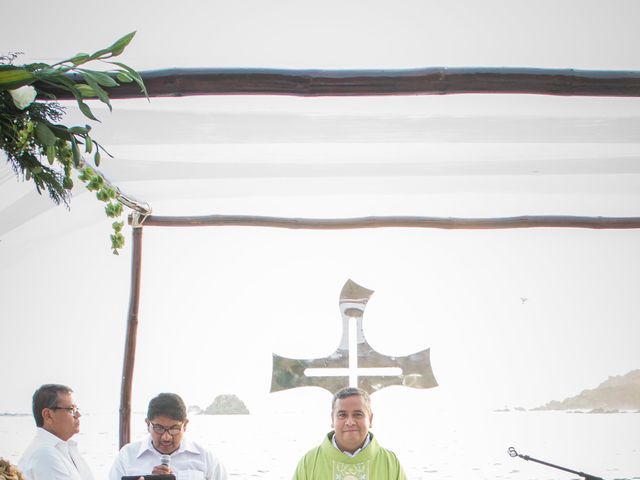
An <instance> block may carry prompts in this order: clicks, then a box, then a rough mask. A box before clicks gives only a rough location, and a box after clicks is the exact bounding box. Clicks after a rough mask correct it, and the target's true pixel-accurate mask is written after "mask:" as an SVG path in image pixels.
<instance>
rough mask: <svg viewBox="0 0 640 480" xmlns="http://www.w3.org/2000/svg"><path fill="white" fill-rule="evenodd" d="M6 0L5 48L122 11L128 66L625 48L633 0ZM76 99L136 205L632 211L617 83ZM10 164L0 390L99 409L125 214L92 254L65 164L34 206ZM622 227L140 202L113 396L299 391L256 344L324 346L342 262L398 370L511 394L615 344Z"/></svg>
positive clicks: (632, 274)
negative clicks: (357, 222)
mask: <svg viewBox="0 0 640 480" xmlns="http://www.w3.org/2000/svg"><path fill="white" fill-rule="evenodd" d="M11 10H14V11H15V14H16V15H20V17H21V18H25V15H24V13H21V12H27V11H29V12H35V11H37V12H38V14H34V15H32V16H30V17H29V18H28V19H27V18H25V20H24V22H23V23H19V22H5V25H3V28H2V30H0V45H2V47H1V51H2V52H5V53H6V52H10V51H23V52H24V53H25V55H24V57H22V58H24V61H25V62H27V61H28V62H30V61H36V60H43V61H47V62H55V61H57V60H60V59H62V58H65V57H67V56H70V55H72V54H75V53H77V52H78V51H87V52H91V51H94V50H97V49H99V48H102V47H104V46H106V45H108V44H110V43H111V42H113V41H114V40H115V39H116V38H118V37H119V36H121V35H123V34H125V33H127V32H129V31H132V30H137V32H138V33H137V35H136V37H135V39H134V40H133V42H132V44H131V45H130V46H129V48H128V49H127V52H126V53H125V55H124V56H123V57H122V60H123V61H125V62H126V63H127V64H129V65H131V66H132V67H134V68H137V69H139V70H146V69H156V68H169V67H174V66H180V67H198V66H200V67H202V66H208V67H274V68H415V67H427V66H469V67H471V66H495V67H499V66H528V67H550V68H584V69H635V70H637V69H640V57H639V56H638V55H637V51H636V50H637V49H636V46H637V45H638V44H639V42H638V40H640V32H639V31H638V29H637V25H636V23H637V18H639V16H640V15H639V14H640V4H638V3H637V2H635V1H617V2H605V1H586V2H585V1H566V2H557V1H554V2H550V1H547V2H539V1H537V2H507V1H503V2H497V1H492V2H474V1H464V2H462V1H459V2H452V1H447V2H445V1H442V2H431V1H419V2H418V1H408V2H401V3H391V2H383V1H366V2H364V1H354V2H323V3H321V4H320V3H312V2H306V1H302V2H300V1H297V2H293V1H287V2H285V1H237V2H220V1H212V2H205V1H199V2H198V1H189V0H187V1H183V2H180V3H179V4H176V3H175V2H162V1H154V2H123V1H115V2H110V3H109V5H108V6H105V4H104V3H103V2H96V1H93V0H91V1H87V2H83V4H82V7H79V6H78V5H77V3H76V2H67V1H60V2H45V1H35V2H34V1H26V2H22V3H21V4H20V5H19V6H18V5H17V4H16V5H14V6H11V7H9V8H4V9H3V11H4V12H10V11H11ZM96 111H97V112H100V114H99V117H100V118H101V119H102V120H103V124H102V125H99V126H98V125H96V126H95V132H96V136H97V137H99V138H100V139H101V140H102V142H103V143H105V144H106V145H107V146H108V147H109V149H110V150H111V151H112V152H113V153H114V154H115V157H116V158H115V159H105V160H104V162H103V168H104V171H105V173H106V174H107V175H108V176H109V177H110V178H111V179H113V180H114V181H115V182H116V183H117V184H118V186H120V188H122V190H123V191H125V192H129V193H131V194H132V195H134V196H135V197H137V198H139V199H141V200H144V201H147V202H149V203H150V204H151V206H152V207H153V210H154V213H157V214H159V215H188V214H213V213H229V214H231V213H236V214H256V215H281V216H306V217H334V216H335V217H350V216H366V215H393V214H396V215H429V216H453V217H455V216H461V217H462V216H469V217H474V216H478V217H491V216H510V215H526V214H530V215H534V214H570V215H605V216H639V215H640V212H639V207H638V206H639V205H640V198H639V197H640V176H639V174H640V170H639V169H638V161H639V156H640V134H638V133H637V132H638V131H639V130H638V129H637V126H638V125H639V123H638V122H640V102H639V101H638V100H637V99H601V98H598V99H594V98H552V97H539V96H495V95H494V96H487V95H485V96H481V95H469V96H455V97H454V96H441V97H403V98H393V99H380V98H376V99H367V98H359V99H300V98H286V97H282V98H266V97H231V98H218V97H215V98H185V99H152V101H151V103H147V102H146V101H131V102H124V101H120V102H114V113H113V114H109V113H108V112H106V111H104V110H102V109H99V108H98V109H97V110H96ZM70 118H72V119H75V120H76V121H78V122H84V120H82V119H81V117H79V116H78V115H77V112H73V111H71V112H70ZM178 177H179V178H178ZM32 190H33V189H32V188H31V185H24V184H23V185H20V184H18V183H17V182H15V180H13V178H12V177H11V172H10V171H9V170H8V169H6V168H5V167H4V166H3V170H0V218H2V219H3V220H2V221H3V222H6V223H5V227H3V226H2V225H0V229H1V230H2V234H1V236H0V240H1V241H0V321H1V322H2V323H1V326H2V332H3V334H2V338H3V347H2V349H0V364H1V365H3V368H2V373H3V384H4V385H5V386H8V387H7V388H3V395H2V397H1V398H0V412H5V411H14V412H16V411H17V412H26V411H28V410H29V408H30V397H31V394H32V392H33V390H34V389H35V388H36V387H37V386H39V385H40V384H42V383H49V382H56V383H66V384H69V385H70V386H72V387H73V388H74V389H75V390H76V392H77V398H78V400H79V403H80V402H81V405H82V407H83V408H84V410H86V411H114V410H116V409H117V408H118V406H119V395H120V375H121V369H122V356H123V346H124V332H125V327H126V315H127V308H128V294H129V279H130V278H129V275H130V260H131V259H130V245H131V242H130V231H129V230H127V232H126V236H127V240H128V244H127V247H125V249H124V251H123V252H122V254H121V255H120V256H119V257H115V256H113V255H111V253H110V251H109V248H108V234H109V229H110V222H108V221H107V220H106V218H104V216H103V215H102V213H101V206H100V205H99V204H98V202H95V201H94V200H93V199H92V198H91V197H90V196H89V195H87V194H84V193H82V191H81V190H79V191H78V194H77V195H76V197H75V198H74V199H73V202H72V206H71V210H70V211H67V210H65V209H64V208H55V209H52V208H48V203H47V202H48V200H47V199H46V198H42V199H39V198H35V197H34V196H33V194H32V193H31V192H32ZM27 218H31V219H30V220H28V221H26V222H25V219H27ZM9 224H10V225H11V226H10V227H6V225H9ZM639 240H640V232H638V231H589V230H577V229H565V230H560V229H530V230H513V231H509V230H503V231H477V232H463V231H437V230H399V229H386V230H361V231H342V232H340V231H337V232H313V231H288V230H271V229H249V228H220V229H160V228H157V227H149V228H146V229H145V233H144V246H143V249H144V250H143V272H144V273H143V283H142V286H143V290H142V302H141V311H140V328H139V336H138V338H139V348H138V357H137V365H136V373H135V377H134V392H133V395H134V400H133V403H134V408H136V409H142V408H144V406H145V405H146V403H147V401H148V399H149V398H150V397H151V396H153V395H155V394H156V393H158V392H159V391H163V390H170V391H177V392H178V393H181V394H182V395H183V396H184V397H185V399H186V400H187V402H188V403H191V404H199V405H200V406H202V407H205V406H207V404H208V403H210V402H211V401H212V400H213V398H214V397H215V395H217V394H221V393H238V394H239V395H240V396H241V397H244V398H245V399H247V403H249V405H250V407H254V408H260V406H264V405H265V404H268V405H269V406H273V408H279V407H278V405H280V404H286V403H287V401H288V399H298V398H300V395H302V393H296V394H289V393H286V392H285V393H279V394H277V395H271V396H269V395H268V393H267V392H268V389H269V382H270V377H271V372H270V362H271V354H272V353H278V354H279V355H282V356H290V357H300V358H313V357H317V356H323V355H326V354H329V353H331V352H333V350H335V348H336V346H337V344H338V341H339V334H340V325H341V323H340V314H339V310H338V296H339V293H340V290H341V288H342V285H343V284H344V282H345V281H346V280H347V279H349V278H351V279H352V280H354V281H355V282H357V283H359V284H360V285H362V286H364V287H366V288H369V289H372V290H375V294H374V296H373V298H372V300H371V302H370V303H369V305H368V306H367V309H366V311H365V316H364V331H365V335H366V336H367V339H368V340H369V342H370V343H371V344H372V345H373V346H374V347H375V348H376V349H377V350H378V351H380V352H381V353H385V354H388V355H406V354H409V353H413V352H415V351H418V350H422V349H425V348H431V358H432V365H433V371H434V374H435V376H436V379H437V380H438V381H439V383H440V387H438V388H435V389H432V390H431V391H430V392H429V393H422V394H421V395H424V396H425V398H426V399H427V400H428V401H431V402H433V404H434V405H436V404H439V403H440V404H444V403H446V402H453V404H460V405H465V404H466V403H467V402H473V403H476V404H478V405H481V406H483V407H486V408H499V407H502V406H504V405H510V406H524V407H527V408H529V407H535V406H538V405H540V404H542V403H546V402H547V401H549V400H552V399H562V398H564V397H566V396H571V395H575V394H577V393H579V392H580V391H581V390H583V389H585V388H593V387H595V386H596V385H597V384H598V383H600V382H601V381H603V380H605V379H606V378H607V377H608V376H609V375H620V374H624V373H626V372H628V371H630V370H632V369H636V368H640V354H639V353H638V350H637V339H638V338H640V322H638V321H637V319H638V313H639V312H638V309H639V307H638V305H637V301H636V298H637V282H638V273H637V272H638V271H640V268H639V267H640V253H639V252H640V250H639V249H638V245H639ZM50 257H53V258H50ZM56 278H57V279H58V280H55V279H56ZM523 298H524V299H526V301H524V302H523V301H522V299H523ZM310 395H317V394H315V393H314V394H310ZM251 402H253V404H252V403H251ZM279 402H280V403H279Z"/></svg>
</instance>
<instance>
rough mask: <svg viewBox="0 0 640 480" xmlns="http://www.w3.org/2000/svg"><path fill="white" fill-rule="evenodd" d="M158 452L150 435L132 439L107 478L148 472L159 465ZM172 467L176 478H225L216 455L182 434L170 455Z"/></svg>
mask: <svg viewBox="0 0 640 480" xmlns="http://www.w3.org/2000/svg"><path fill="white" fill-rule="evenodd" d="M160 455H162V454H161V453H160V452H158V451H157V450H156V449H155V448H154V447H153V444H152V443H151V436H150V435H147V437H146V438H145V439H144V440H140V441H137V442H132V443H129V444H127V445H125V446H124V447H122V449H121V450H120V453H118V456H117V457H116V459H115V461H114V462H113V466H112V467H111V471H110V472H109V480H120V479H121V478H122V476H123V475H149V474H150V473H151V471H152V470H153V467H155V466H157V465H160V463H161V462H160ZM170 467H171V469H172V470H173V473H174V475H175V476H176V479H177V480H226V479H227V471H226V470H225V468H224V465H222V463H221V462H220V460H218V458H217V457H216V456H215V455H214V454H213V452H211V451H210V450H207V449H206V448H204V447H203V446H202V445H200V444H198V443H196V442H194V441H192V440H190V439H188V438H187V437H186V436H184V437H182V442H181V443H180V448H178V450H176V451H175V452H173V453H172V454H171V464H170Z"/></svg>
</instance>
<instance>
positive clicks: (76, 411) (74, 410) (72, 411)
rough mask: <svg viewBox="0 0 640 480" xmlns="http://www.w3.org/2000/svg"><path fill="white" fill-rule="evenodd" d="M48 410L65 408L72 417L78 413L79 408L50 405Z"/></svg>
mask: <svg viewBox="0 0 640 480" xmlns="http://www.w3.org/2000/svg"><path fill="white" fill-rule="evenodd" d="M50 410H66V411H67V412H69V413H70V414H71V416H72V417H77V416H78V415H80V409H79V408H78V407H51V408H50Z"/></svg>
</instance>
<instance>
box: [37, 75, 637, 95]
mask: <svg viewBox="0 0 640 480" xmlns="http://www.w3.org/2000/svg"><path fill="white" fill-rule="evenodd" d="M140 74H141V76H142V79H143V80H144V83H145V85H146V88H147V91H148V93H149V96H150V97H181V96H192V95H294V96H303V97H304V96H308V97H315V96H362V95H368V96H379V95H451V94H467V93H485V94H487V93H494V94H495V93H498V94H538V95H563V96H566V95H574V96H609V97H638V96H640V71H629V70H617V71H615V70H575V69H570V68H565V69H544V68H500V67H494V68H468V67H467V68H464V67H463V68H446V67H430V68H420V69H409V70H285V69H228V68H227V69H223V68H174V69H164V70H149V71H144V72H140ZM72 77H73V78H75V79H76V80H80V78H79V77H78V78H76V77H77V76H74V75H72ZM36 86H37V87H38V88H39V89H40V90H42V91H45V92H48V93H52V94H54V95H55V96H56V97H57V98H58V99H60V100H64V99H69V100H72V99H73V98H74V97H73V96H72V95H71V93H70V92H68V91H65V90H62V89H58V88H55V87H52V86H49V85H43V84H40V83H39V84H36ZM106 90H107V92H108V95H109V98H112V99H122V98H141V97H144V94H143V93H142V92H141V91H140V88H139V87H138V86H137V85H136V84H135V83H128V84H123V85H120V86H118V87H115V88H106Z"/></svg>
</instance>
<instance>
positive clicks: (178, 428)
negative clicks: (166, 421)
mask: <svg viewBox="0 0 640 480" xmlns="http://www.w3.org/2000/svg"><path fill="white" fill-rule="evenodd" d="M149 425H150V426H151V428H152V429H153V431H154V432H156V433H157V434H159V435H164V432H169V435H171V436H172V437H175V436H176V435H178V434H179V433H180V432H182V425H172V426H170V427H165V426H163V425H159V424H157V423H151V422H149Z"/></svg>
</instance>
